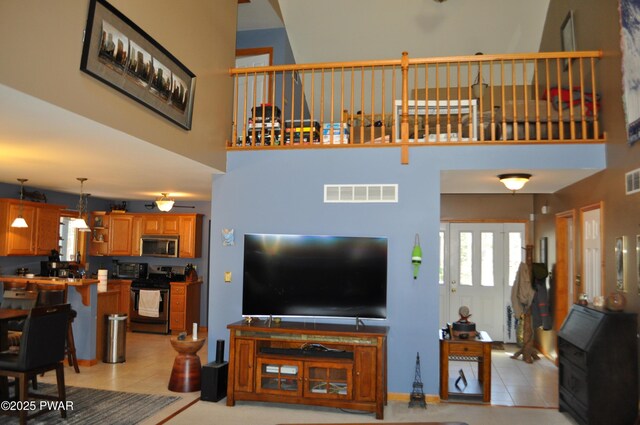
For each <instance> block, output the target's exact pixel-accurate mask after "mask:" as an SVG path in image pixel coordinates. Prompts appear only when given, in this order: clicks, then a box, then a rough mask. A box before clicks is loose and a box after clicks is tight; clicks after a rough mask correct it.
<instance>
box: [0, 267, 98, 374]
mask: <svg viewBox="0 0 640 425" xmlns="http://www.w3.org/2000/svg"><path fill="white" fill-rule="evenodd" d="M0 282H11V283H24V286H27V284H29V283H31V284H37V285H66V286H67V287H69V288H74V289H73V290H68V291H67V302H68V303H69V304H71V308H72V309H74V310H75V311H76V312H77V316H76V318H75V320H74V321H73V335H74V339H75V344H76V355H77V357H78V363H79V364H80V366H91V365H94V364H96V363H97V357H96V337H97V334H96V332H97V330H96V322H97V318H98V279H72V278H60V277H44V276H35V277H25V276H0ZM102 319H103V318H102V317H101V318H100V320H102ZM99 354H100V355H101V353H99Z"/></svg>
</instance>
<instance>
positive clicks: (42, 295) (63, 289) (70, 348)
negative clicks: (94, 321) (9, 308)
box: [37, 284, 80, 373]
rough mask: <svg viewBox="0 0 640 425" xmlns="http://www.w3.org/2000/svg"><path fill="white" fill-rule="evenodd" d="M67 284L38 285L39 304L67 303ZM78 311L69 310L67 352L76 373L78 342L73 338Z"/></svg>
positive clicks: (78, 370)
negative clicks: (74, 322)
mask: <svg viewBox="0 0 640 425" xmlns="http://www.w3.org/2000/svg"><path fill="white" fill-rule="evenodd" d="M67 288H68V287H67V285H66V284H64V285H38V304H37V305H38V306H49V305H58V304H66V303H67ZM77 315H78V312H77V311H75V310H74V309H71V311H70V312H69V326H68V329H67V343H66V347H65V353H66V355H67V360H68V362H69V365H70V366H73V369H74V370H75V371H76V373H80V367H79V366H78V358H77V357H76V343H75V339H74V338H73V326H72V324H73V320H74V319H75V318H76V316H77Z"/></svg>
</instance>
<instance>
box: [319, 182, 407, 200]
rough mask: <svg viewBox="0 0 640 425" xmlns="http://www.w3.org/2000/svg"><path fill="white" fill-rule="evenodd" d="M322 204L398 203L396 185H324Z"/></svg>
mask: <svg viewBox="0 0 640 425" xmlns="http://www.w3.org/2000/svg"><path fill="white" fill-rule="evenodd" d="M324 202H351V203H354V202H398V185H397V184H325V185H324Z"/></svg>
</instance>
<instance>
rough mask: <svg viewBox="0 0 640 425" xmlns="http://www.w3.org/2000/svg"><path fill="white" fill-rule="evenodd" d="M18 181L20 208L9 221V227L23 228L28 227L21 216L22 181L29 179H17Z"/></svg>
mask: <svg viewBox="0 0 640 425" xmlns="http://www.w3.org/2000/svg"><path fill="white" fill-rule="evenodd" d="M18 181H19V182H20V210H19V211H18V216H17V217H16V218H15V220H13V223H11V227H19V228H25V227H29V225H28V224H27V221H26V220H25V219H24V218H23V217H22V200H23V198H24V182H26V181H29V179H18Z"/></svg>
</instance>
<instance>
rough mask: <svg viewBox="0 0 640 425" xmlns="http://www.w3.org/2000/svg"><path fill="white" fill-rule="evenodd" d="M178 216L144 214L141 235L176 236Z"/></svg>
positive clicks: (178, 231)
mask: <svg viewBox="0 0 640 425" xmlns="http://www.w3.org/2000/svg"><path fill="white" fill-rule="evenodd" d="M179 233H180V230H179V218H178V214H171V215H169V214H145V215H143V216H142V234H143V235H178V234H179Z"/></svg>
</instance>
